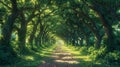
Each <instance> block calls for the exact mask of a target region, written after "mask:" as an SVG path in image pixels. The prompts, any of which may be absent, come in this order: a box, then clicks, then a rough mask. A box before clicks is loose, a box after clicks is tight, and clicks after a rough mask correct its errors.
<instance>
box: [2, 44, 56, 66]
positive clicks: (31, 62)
mask: <svg viewBox="0 0 120 67" xmlns="http://www.w3.org/2000/svg"><path fill="white" fill-rule="evenodd" d="M55 47H56V45H53V46H49V47H44V48H40V49H39V50H40V51H38V52H33V51H31V52H30V53H28V54H26V55H20V56H19V57H20V58H21V59H22V60H21V61H19V62H16V63H15V64H13V65H3V66H0V67H37V66H38V65H39V64H40V63H42V62H43V61H44V59H45V58H48V57H49V56H50V55H51V54H52V53H53V49H54V48H55ZM16 60H17V59H16Z"/></svg>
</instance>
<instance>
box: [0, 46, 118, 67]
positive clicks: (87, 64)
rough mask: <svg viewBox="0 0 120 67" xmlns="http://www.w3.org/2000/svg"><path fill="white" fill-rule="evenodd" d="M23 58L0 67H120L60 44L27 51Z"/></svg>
mask: <svg viewBox="0 0 120 67" xmlns="http://www.w3.org/2000/svg"><path fill="white" fill-rule="evenodd" d="M21 58H22V59H23V60H22V61H20V62H16V63H15V64H13V65H4V66H0V67H119V66H115V65H107V64H103V63H99V62H96V61H93V60H92V59H91V57H90V56H89V55H83V54H81V52H80V51H79V49H78V48H75V47H73V46H67V45H60V44H55V45H53V46H49V47H44V48H41V49H40V51H38V52H36V53H35V52H31V53H30V54H29V53H27V54H26V55H23V56H21Z"/></svg>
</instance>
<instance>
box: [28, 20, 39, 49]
mask: <svg viewBox="0 0 120 67" xmlns="http://www.w3.org/2000/svg"><path fill="white" fill-rule="evenodd" d="M38 24H39V22H37V23H36V24H34V27H33V30H32V32H31V34H30V37H29V43H30V45H31V47H32V49H33V48H34V47H33V46H34V45H33V40H34V38H35V33H36V31H37V27H38Z"/></svg>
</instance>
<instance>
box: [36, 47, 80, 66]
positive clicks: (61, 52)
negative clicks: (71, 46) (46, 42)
mask: <svg viewBox="0 0 120 67" xmlns="http://www.w3.org/2000/svg"><path fill="white" fill-rule="evenodd" d="M38 67H80V66H79V62H78V61H77V59H76V58H75V57H74V56H73V55H72V54H71V53H70V52H68V50H66V49H64V48H63V46H62V45H58V46H57V47H56V48H55V50H54V52H53V54H52V55H51V56H50V57H49V58H46V59H45V61H43V62H42V64H40V65H39V66H38Z"/></svg>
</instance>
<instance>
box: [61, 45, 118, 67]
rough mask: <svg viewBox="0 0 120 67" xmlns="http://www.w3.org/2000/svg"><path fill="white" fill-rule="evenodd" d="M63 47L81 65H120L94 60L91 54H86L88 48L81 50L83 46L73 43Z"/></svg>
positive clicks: (90, 66) (97, 66) (81, 66)
mask: <svg viewBox="0 0 120 67" xmlns="http://www.w3.org/2000/svg"><path fill="white" fill-rule="evenodd" d="M63 49H65V50H67V51H68V52H70V53H71V54H72V55H73V56H75V58H76V59H77V60H78V61H79V65H80V67H120V65H113V64H111V65H110V64H104V63H103V62H97V61H93V59H92V58H91V57H90V55H86V53H85V52H86V50H85V52H84V51H81V50H82V48H78V47H74V46H71V45H69V46H68V45H66V46H63Z"/></svg>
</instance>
